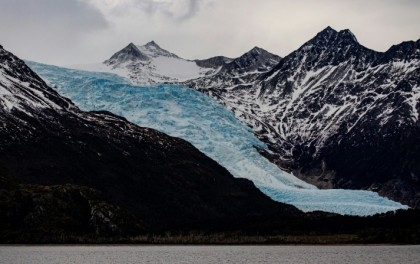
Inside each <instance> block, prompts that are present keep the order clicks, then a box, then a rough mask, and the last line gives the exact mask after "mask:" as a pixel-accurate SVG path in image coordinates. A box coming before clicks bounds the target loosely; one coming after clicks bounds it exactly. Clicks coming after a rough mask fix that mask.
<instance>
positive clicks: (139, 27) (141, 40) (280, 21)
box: [0, 0, 420, 65]
mask: <svg viewBox="0 0 420 264" xmlns="http://www.w3.org/2000/svg"><path fill="white" fill-rule="evenodd" d="M419 14H420V1H419V0H349V1H344V0H316V1H315V0H0V44H1V45H3V46H4V47H5V48H6V49H8V50H9V51H12V52H13V53H15V54H16V55H18V56H19V57H21V58H25V59H30V60H34V61H39V62H44V63H49V64H56V65H72V64H83V63H91V62H100V61H104V60H105V59H107V58H108V57H110V56H111V55H112V54H113V53H114V52H116V51H118V50H119V49H121V48H123V47H124V46H126V45H127V44H128V43H130V42H134V43H135V44H141V45H142V44H145V43H147V42H149V41H150V40H155V41H156V42H157V43H158V44H159V45H160V46H161V47H162V48H165V49H167V50H169V51H171V52H173V53H176V54H177V55H179V56H181V57H183V58H186V59H196V58H200V59H203V58H207V57H211V56H215V55H225V56H228V57H237V56H240V55H241V54H242V53H245V52H246V51H248V50H250V49H251V48H252V47H254V46H259V47H262V48H264V49H266V50H268V51H270V52H273V53H276V54H278V55H280V56H286V55H287V54H289V53H290V52H292V51H293V50H295V49H297V48H299V46H301V45H302V44H303V43H304V42H306V41H307V40H309V39H310V38H312V37H313V36H314V35H316V33H317V32H319V31H321V30H322V29H324V28H325V27H327V26H331V27H332V28H334V29H336V30H341V29H346V28H348V29H350V30H351V31H352V32H353V33H354V34H355V36H356V37H357V39H358V40H359V42H360V43H361V44H362V45H364V46H366V47H368V48H371V49H374V50H377V51H385V50H387V49H388V48H389V47H390V46H391V45H393V44H398V43H400V42H402V41H405V40H417V39H419V38H420V15H419Z"/></svg>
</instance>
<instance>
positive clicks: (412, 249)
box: [0, 245, 420, 264]
mask: <svg viewBox="0 0 420 264" xmlns="http://www.w3.org/2000/svg"><path fill="white" fill-rule="evenodd" d="M0 263H34V264H37V263H42V264H48V263H61V264H70V263H71V264H74V263H86V264H90V263H127V264H128V263H136V264H137V263H175V264H177V263H197V264H199V263H218V264H221V263H293V264H302V263H381V264H384V263H385V264H386V263H399V264H403V263H404V264H405V263H416V264H417V263H420V245H419V246H0Z"/></svg>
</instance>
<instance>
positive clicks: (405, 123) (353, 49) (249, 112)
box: [186, 27, 420, 206]
mask: <svg viewBox="0 0 420 264" xmlns="http://www.w3.org/2000/svg"><path fill="white" fill-rule="evenodd" d="M419 46H420V40H417V41H408V42H403V43H401V44H399V45H394V46H393V47H391V48H390V49H389V50H388V51H386V52H376V51H373V50H370V49H368V48H365V47H364V46H362V45H360V44H359V43H358V42H357V39H356V38H355V36H354V35H353V34H352V33H351V32H350V31H349V30H342V31H338V32H337V31H335V30H334V29H332V28H330V27H327V28H326V29H324V30H323V31H321V32H320V33H318V34H317V35H316V36H315V37H314V38H313V39H311V40H309V41H308V42H306V43H305V44H303V45H302V46H301V47H300V48H299V49H298V50H296V51H294V52H292V53H291V54H289V55H288V56H286V57H284V58H283V59H281V60H280V62H279V63H278V64H277V65H276V66H274V67H273V68H272V69H271V70H270V71H268V72H266V73H263V74H259V75H258V76H256V77H254V78H252V79H251V80H246V81H240V82H237V83H236V82H232V80H234V79H233V78H231V79H230V81H220V77H218V76H217V75H215V76H211V77H203V78H199V79H196V80H192V81H189V82H186V84H187V85H188V86H190V87H193V88H195V89H198V90H200V91H202V92H204V93H206V94H208V95H210V96H212V97H214V98H216V99H217V100H218V101H219V102H221V103H222V104H224V105H226V106H227V107H228V108H229V109H232V110H233V111H234V112H235V114H236V116H237V117H238V118H240V119H241V120H243V121H244V122H245V123H247V124H249V125H250V126H252V128H253V130H254V132H255V133H256V134H257V135H258V136H259V137H260V138H261V139H263V140H264V141H265V142H266V143H268V144H269V146H270V147H271V150H272V152H271V153H266V155H267V156H268V157H270V159H271V160H273V162H276V163H277V164H278V165H279V166H281V167H282V168H285V169H287V170H289V171H293V172H294V174H295V175H297V176H298V177H300V178H302V179H304V180H306V181H309V182H311V183H313V184H316V185H317V186H319V187H323V188H337V187H340V188H354V189H370V190H374V191H378V192H379V193H381V194H382V195H385V196H388V197H390V198H393V199H396V200H398V201H402V202H404V203H406V204H409V205H411V206H416V204H417V203H418V201H419V190H420V185H419V177H418V176H417V175H419V170H418V165H417V164H419V161H420V159H419V158H420V157H419V151H418V149H419V141H418V138H419V137H418V132H419V131H418V124H419V121H418V110H419V107H420V104H419V98H420V48H419Z"/></svg>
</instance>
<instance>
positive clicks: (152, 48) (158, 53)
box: [137, 40, 180, 59]
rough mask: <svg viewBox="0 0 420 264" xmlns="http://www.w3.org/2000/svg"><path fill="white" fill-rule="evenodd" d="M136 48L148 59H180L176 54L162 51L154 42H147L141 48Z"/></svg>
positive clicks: (138, 46)
mask: <svg viewBox="0 0 420 264" xmlns="http://www.w3.org/2000/svg"><path fill="white" fill-rule="evenodd" d="M137 48H138V49H139V50H140V51H141V52H143V53H145V54H146V55H147V56H149V57H153V58H156V57H170V58H178V59H180V57H178V56H177V55H176V54H174V53H171V52H169V51H167V50H165V49H162V48H161V47H160V46H159V45H158V44H157V43H156V42H155V41H154V40H152V41H149V42H147V43H146V44H145V45H143V46H140V45H137Z"/></svg>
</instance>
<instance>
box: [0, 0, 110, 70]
mask: <svg viewBox="0 0 420 264" xmlns="http://www.w3.org/2000/svg"><path fill="white" fill-rule="evenodd" d="M107 27H108V22H107V21H106V19H105V18H104V16H103V15H102V13H101V12H100V11H99V10H98V9H96V8H95V7H94V6H92V5H90V4H89V3H87V2H83V1H80V0H0V33H1V35H0V37H1V40H0V41H1V42H2V43H1V44H3V45H4V46H5V47H6V48H7V47H10V49H11V50H12V51H14V52H15V53H16V54H17V55H19V56H21V57H23V58H27V59H33V60H40V61H45V62H48V61H49V58H51V57H55V58H59V60H58V61H60V60H61V61H65V60H68V59H70V58H72V56H74V54H71V53H72V52H76V49H77V47H78V45H79V43H81V42H83V41H84V38H85V36H86V35H87V34H91V33H92V32H95V31H98V30H102V29H106V28H107ZM63 47H65V48H64V52H63ZM43 58H47V59H43Z"/></svg>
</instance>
